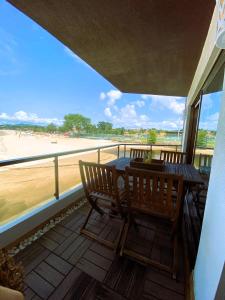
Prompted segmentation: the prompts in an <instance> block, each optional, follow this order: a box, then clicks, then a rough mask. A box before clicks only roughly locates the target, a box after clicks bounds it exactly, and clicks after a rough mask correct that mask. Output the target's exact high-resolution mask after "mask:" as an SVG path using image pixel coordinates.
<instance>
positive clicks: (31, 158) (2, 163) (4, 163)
mask: <svg viewBox="0 0 225 300" xmlns="http://www.w3.org/2000/svg"><path fill="white" fill-rule="evenodd" d="M125 145H126V146H149V147H180V146H181V144H142V143H117V144H110V145H104V146H98V147H91V148H83V149H78V150H71V151H63V152H55V153H49V154H42V155H33V156H27V157H19V158H12V159H7V160H1V161H0V167H5V166H10V165H16V164H20V163H26V162H31V161H36V160H42V159H48V158H55V157H59V156H64V155H71V154H78V153H84V152H89V151H95V150H96V151H99V150H101V149H107V148H113V147H118V146H125ZM196 148H197V149H204V150H213V148H210V147H196Z"/></svg>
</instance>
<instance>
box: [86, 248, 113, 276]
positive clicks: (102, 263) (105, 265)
mask: <svg viewBox="0 0 225 300" xmlns="http://www.w3.org/2000/svg"><path fill="white" fill-rule="evenodd" d="M83 257H84V258H85V259H87V260H89V261H90V262H92V263H93V264H95V265H97V266H99V267H101V268H102V269H104V270H106V271H108V269H109V268H110V266H111V263H112V262H111V261H110V260H109V259H107V258H105V257H103V256H101V255H100V254H98V253H96V252H94V251H92V250H87V252H86V253H85V255H84V256H83Z"/></svg>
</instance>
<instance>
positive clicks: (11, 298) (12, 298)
mask: <svg viewBox="0 0 225 300" xmlns="http://www.w3.org/2000/svg"><path fill="white" fill-rule="evenodd" d="M0 299H4V300H24V296H23V294H22V293H21V292H18V291H15V290H12V289H9V288H6V287H3V286H0Z"/></svg>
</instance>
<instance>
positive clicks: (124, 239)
mask: <svg viewBox="0 0 225 300" xmlns="http://www.w3.org/2000/svg"><path fill="white" fill-rule="evenodd" d="M124 227H125V228H124V233H123V235H122V238H121V249H120V256H123V251H124V247H125V243H126V240H127V234H128V231H129V228H130V217H128V221H127V223H126V224H125V226H124Z"/></svg>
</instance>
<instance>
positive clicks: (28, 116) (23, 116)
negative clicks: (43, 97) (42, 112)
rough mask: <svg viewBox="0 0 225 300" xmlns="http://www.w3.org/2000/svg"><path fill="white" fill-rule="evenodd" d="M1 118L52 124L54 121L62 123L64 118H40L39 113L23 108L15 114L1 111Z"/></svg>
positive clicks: (58, 123) (57, 123)
mask: <svg viewBox="0 0 225 300" xmlns="http://www.w3.org/2000/svg"><path fill="white" fill-rule="evenodd" d="M0 120H4V121H20V122H31V123H34V124H41V123H43V124H50V123H54V124H56V125H62V124H63V120H59V119H57V118H40V117H38V115H37V114H34V113H27V112H25V111H23V110H20V111H17V112H16V113H14V114H13V115H8V114H7V113H4V112H2V113H0Z"/></svg>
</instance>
